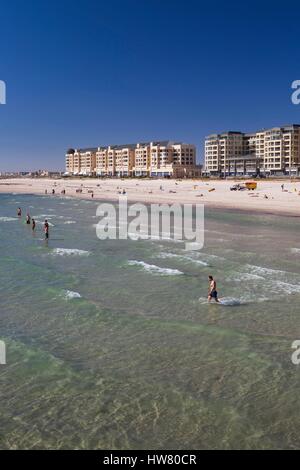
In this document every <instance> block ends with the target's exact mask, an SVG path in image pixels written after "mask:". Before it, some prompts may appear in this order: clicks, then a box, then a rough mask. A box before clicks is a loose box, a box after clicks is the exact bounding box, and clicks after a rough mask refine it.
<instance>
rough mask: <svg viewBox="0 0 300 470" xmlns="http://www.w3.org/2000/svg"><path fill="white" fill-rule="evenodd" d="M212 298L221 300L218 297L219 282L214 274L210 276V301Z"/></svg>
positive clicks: (217, 300)
mask: <svg viewBox="0 0 300 470" xmlns="http://www.w3.org/2000/svg"><path fill="white" fill-rule="evenodd" d="M211 299H215V301H216V302H220V301H219V299H218V292H217V283H216V281H215V280H214V278H213V277H212V276H208V299H207V300H208V302H210V301H211Z"/></svg>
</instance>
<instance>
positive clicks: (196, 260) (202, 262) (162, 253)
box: [159, 252, 208, 266]
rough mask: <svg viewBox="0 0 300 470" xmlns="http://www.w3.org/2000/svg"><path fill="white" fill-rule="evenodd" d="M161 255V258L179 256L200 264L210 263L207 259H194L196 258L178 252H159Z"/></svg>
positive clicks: (206, 264)
mask: <svg viewBox="0 0 300 470" xmlns="http://www.w3.org/2000/svg"><path fill="white" fill-rule="evenodd" d="M159 257H160V258H177V259H179V260H181V261H188V262H191V263H195V264H199V265H201V266H208V263H207V262H206V261H201V260H200V259H194V258H191V257H190V256H184V255H178V254H176V253H167V252H161V253H160V254H159Z"/></svg>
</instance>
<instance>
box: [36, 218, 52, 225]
mask: <svg viewBox="0 0 300 470" xmlns="http://www.w3.org/2000/svg"><path fill="white" fill-rule="evenodd" d="M33 218H34V220H35V223H36V224H38V225H44V222H42V221H41V220H37V219H36V218H35V217H33ZM48 225H49V227H55V225H54V224H52V223H51V222H49V220H48Z"/></svg>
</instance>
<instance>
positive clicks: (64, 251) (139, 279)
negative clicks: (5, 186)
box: [0, 195, 300, 449]
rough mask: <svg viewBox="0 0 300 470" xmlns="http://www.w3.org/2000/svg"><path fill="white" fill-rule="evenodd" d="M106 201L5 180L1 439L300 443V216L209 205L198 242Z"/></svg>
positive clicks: (14, 445) (91, 444)
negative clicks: (19, 191)
mask: <svg viewBox="0 0 300 470" xmlns="http://www.w3.org/2000/svg"><path fill="white" fill-rule="evenodd" d="M19 206H20V207H22V209H23V214H24V215H25V214H26V212H27V211H30V214H31V216H32V217H34V218H35V219H36V222H37V228H36V232H35V233H34V234H33V233H32V230H31V228H30V226H27V225H26V224H24V218H23V219H22V220H18V218H17V217H16V210H17V208H18V207H19ZM96 208H97V202H96V201H84V200H82V201H80V200H75V199H74V200H73V199H62V198H56V197H51V196H48V197H38V196H32V195H26V196H25V195H24V196H20V195H0V340H2V341H4V342H5V344H6V365H0V400H1V413H0V429H1V432H0V448H1V449H31V448H33V449H101V448H106V449H107V448H109V449H176V448H177V449H216V448H220V449H254V448H256V449H266V448H289V449H293V448H299V447H300V405H299V399H298V392H299V390H300V368H299V367H297V366H295V365H293V363H292V361H291V354H292V352H293V350H292V349H291V344H292V342H293V341H294V340H295V339H300V311H299V300H300V264H299V261H300V237H299V234H300V219H298V218H296V217H290V218H289V217H276V216H272V215H249V214H245V213H241V212H235V211H228V210H227V211H224V210H212V209H206V211H205V244H204V248H203V249H202V250H201V251H195V252H188V251H186V250H185V249H184V244H181V243H174V242H172V241H166V240H164V241H160V240H156V241H151V240H139V241H133V240H119V241H118V240H99V239H98V238H97V236H96V229H95V224H96V223H97V218H96V217H95V216H96ZM46 217H47V218H48V220H49V223H50V224H51V225H50V239H49V242H48V243H47V242H45V241H44V236H43V232H42V224H43V221H44V219H45V218H46ZM209 274H212V275H213V276H214V277H215V279H216V280H217V287H218V292H219V296H220V297H221V298H222V299H223V301H224V302H225V303H226V305H216V304H214V303H212V304H211V305H209V304H208V303H207V287H208V281H207V278H208V275H209Z"/></svg>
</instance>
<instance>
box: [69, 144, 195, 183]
mask: <svg viewBox="0 0 300 470" xmlns="http://www.w3.org/2000/svg"><path fill="white" fill-rule="evenodd" d="M66 174H70V175H71V174H72V175H92V174H95V175H98V176H119V177H122V176H150V177H175V178H183V177H193V176H200V174H201V168H200V167H199V165H196V147H195V146H194V145H191V144H185V143H181V142H171V141H159V142H144V143H137V144H126V145H112V146H108V147H98V148H93V149H80V150H74V149H69V150H68V152H67V153H66Z"/></svg>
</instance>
